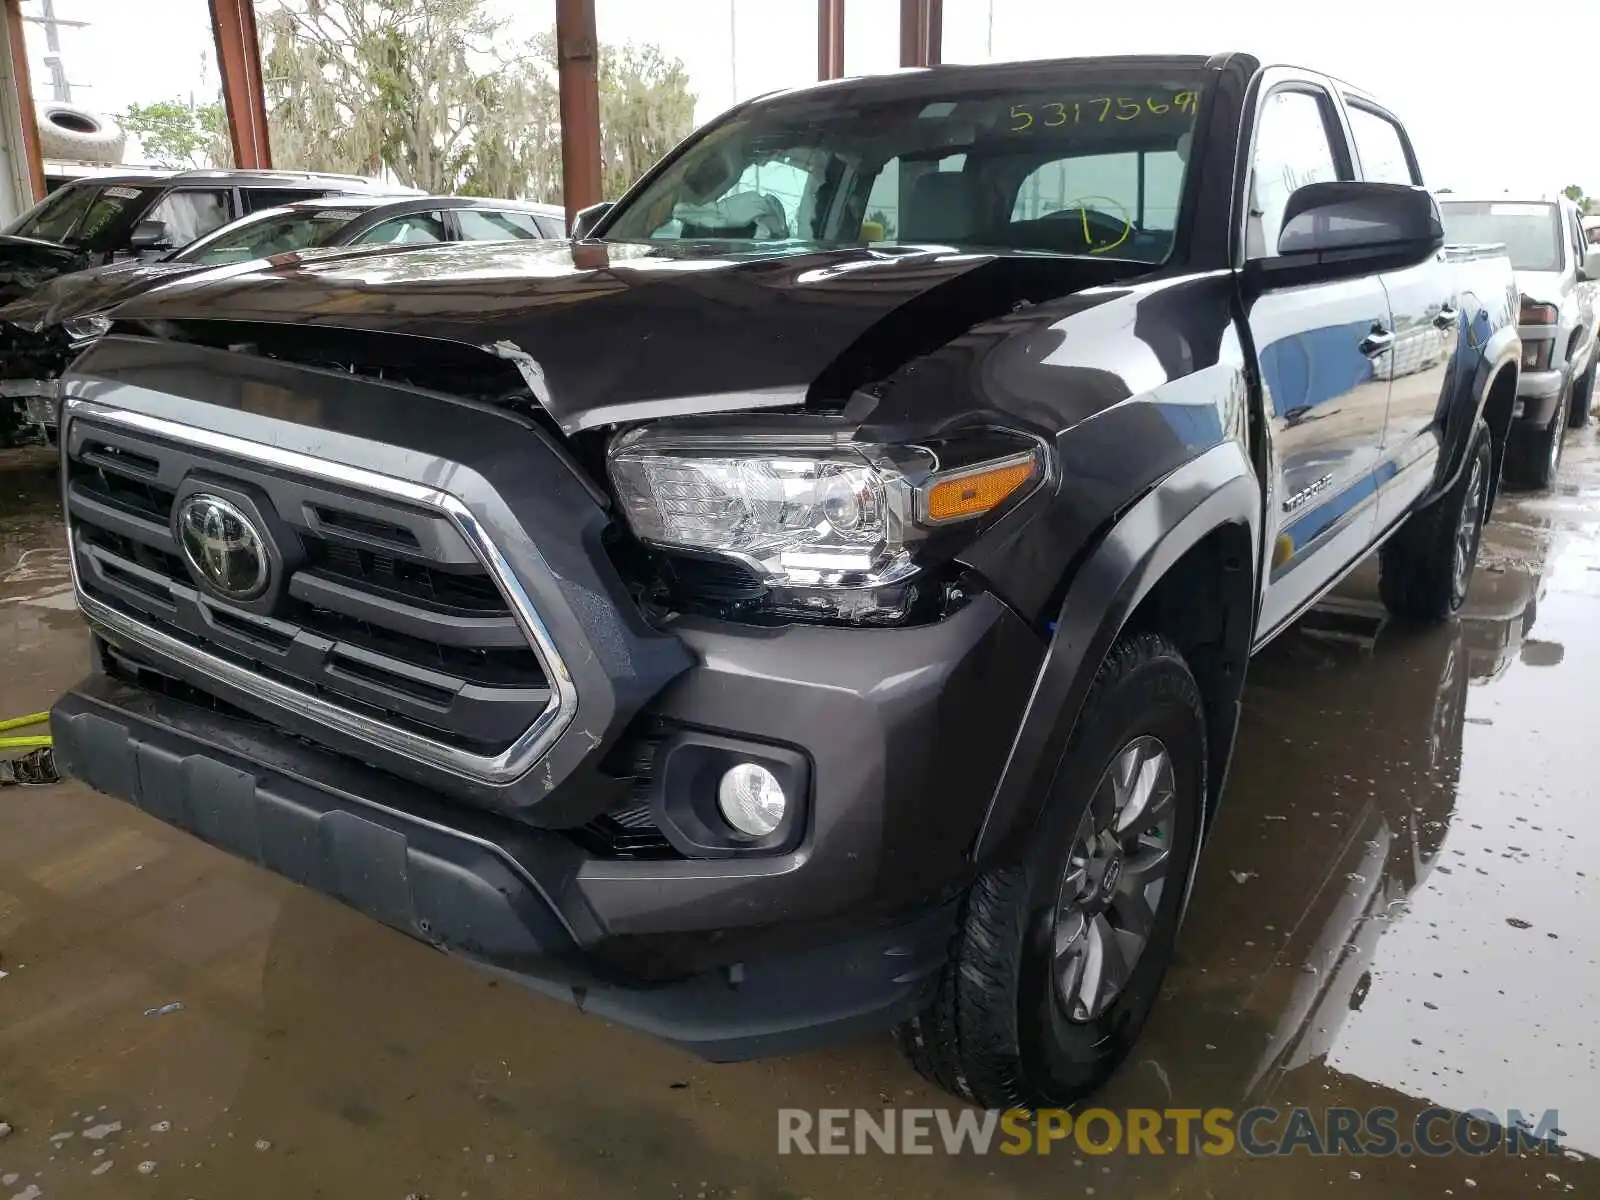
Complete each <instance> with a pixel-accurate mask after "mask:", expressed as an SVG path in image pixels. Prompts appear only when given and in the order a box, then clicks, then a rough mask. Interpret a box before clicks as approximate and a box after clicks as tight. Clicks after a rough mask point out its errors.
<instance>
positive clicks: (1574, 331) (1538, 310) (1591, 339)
mask: <svg viewBox="0 0 1600 1200" xmlns="http://www.w3.org/2000/svg"><path fill="white" fill-rule="evenodd" d="M1439 210H1440V212H1442V213H1443V214H1444V222H1445V233H1446V236H1448V237H1449V238H1450V239H1451V240H1461V241H1467V242H1503V243H1505V245H1506V247H1507V248H1508V250H1509V252H1510V255H1511V265H1512V266H1514V267H1516V269H1517V287H1518V289H1519V291H1520V293H1521V298H1522V302H1521V315H1520V317H1519V324H1520V325H1521V327H1522V328H1521V334H1522V378H1521V382H1520V384H1519V385H1518V388H1517V407H1516V421H1515V424H1514V425H1513V426H1512V431H1511V440H1510V443H1509V445H1508V448H1507V451H1506V478H1507V479H1508V480H1509V481H1511V482H1514V483H1517V484H1521V485H1524V486H1527V487H1534V488H1548V487H1551V486H1553V485H1554V484H1555V481H1556V468H1557V467H1558V466H1559V465H1560V463H1561V446H1562V435H1563V434H1564V433H1565V432H1566V430H1567V426H1568V424H1569V423H1570V424H1572V425H1575V426H1582V425H1587V424H1588V423H1589V414H1590V411H1591V409H1592V408H1593V405H1594V378H1595V370H1596V365H1597V357H1596V355H1595V333H1596V328H1597V326H1600V309H1597V308H1596V305H1595V287H1596V283H1595V281H1596V280H1597V279H1600V246H1591V245H1590V244H1589V240H1588V238H1587V236H1586V235H1585V234H1584V231H1583V222H1582V219H1581V214H1580V213H1579V211H1578V207H1577V205H1575V204H1573V202H1572V201H1571V200H1569V199H1567V198H1566V197H1565V196H1559V197H1557V198H1556V199H1554V200H1518V199H1514V198H1511V197H1502V198H1498V199H1490V200H1473V199H1466V198H1457V197H1456V196H1453V195H1452V196H1450V197H1449V198H1448V199H1443V200H1441V201H1440V203H1439Z"/></svg>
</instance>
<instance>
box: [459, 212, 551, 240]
mask: <svg viewBox="0 0 1600 1200" xmlns="http://www.w3.org/2000/svg"><path fill="white" fill-rule="evenodd" d="M456 223H457V224H458V225H460V226H461V237H462V240H463V241H468V242H509V241H513V240H518V239H523V238H537V237H540V236H542V235H541V234H540V232H539V226H538V224H537V223H536V222H535V221H534V219H533V216H532V214H530V213H521V212H490V211H488V210H487V209H482V208H458V209H456Z"/></svg>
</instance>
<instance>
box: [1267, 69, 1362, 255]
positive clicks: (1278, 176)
mask: <svg viewBox="0 0 1600 1200" xmlns="http://www.w3.org/2000/svg"><path fill="white" fill-rule="evenodd" d="M1327 111H1328V110H1327V98H1326V97H1325V96H1321V95H1320V94H1318V93H1314V92H1305V91H1297V90H1289V89H1284V90H1280V91H1276V92H1273V93H1272V94H1271V95H1270V96H1268V97H1267V98H1266V100H1265V102H1264V103H1263V104H1262V105H1261V116H1260V118H1259V120H1258V121H1257V122H1256V146H1255V155H1254V158H1253V159H1252V160H1251V165H1250V193H1251V195H1250V211H1249V216H1248V218H1247V224H1246V227H1245V254H1246V256H1247V257H1249V258H1268V257H1272V256H1275V255H1276V254H1277V253H1278V233H1279V231H1280V230H1281V229H1282V228H1283V213H1284V209H1285V208H1286V207H1287V205H1288V203H1289V196H1290V195H1291V194H1292V193H1293V192H1294V191H1295V190H1296V189H1297V188H1302V187H1305V186H1306V184H1308V183H1327V182H1329V181H1330V180H1335V179H1348V178H1349V177H1350V173H1349V171H1348V170H1344V169H1342V168H1341V167H1340V164H1339V157H1340V156H1336V155H1335V154H1334V149H1333V142H1332V141H1331V140H1330V139H1329V137H1328V121H1327Z"/></svg>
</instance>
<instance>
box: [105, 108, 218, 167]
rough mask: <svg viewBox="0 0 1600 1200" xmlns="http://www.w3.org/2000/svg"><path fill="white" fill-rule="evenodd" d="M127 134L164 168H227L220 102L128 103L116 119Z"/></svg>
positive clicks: (146, 154) (151, 158)
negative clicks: (205, 166) (133, 137)
mask: <svg viewBox="0 0 1600 1200" xmlns="http://www.w3.org/2000/svg"><path fill="white" fill-rule="evenodd" d="M117 123H118V124H119V125H121V126H122V128H123V130H124V131H125V132H127V133H131V134H133V135H134V136H135V137H137V138H138V139H139V145H140V146H141V147H143V149H144V153H145V156H146V157H147V158H149V159H150V160H151V161H153V162H157V163H160V164H161V165H162V166H164V167H198V166H204V165H207V164H211V165H215V166H222V167H225V166H228V165H230V164H231V162H232V154H231V152H230V149H229V146H228V135H227V130H228V121H227V116H226V114H225V113H224V111H223V108H222V103H221V101H213V102H212V103H210V104H199V105H196V104H186V103H184V102H183V101H182V100H157V101H156V102H155V103H154V104H130V105H128V107H127V109H126V110H124V111H123V112H122V113H121V114H119V115H118V117H117Z"/></svg>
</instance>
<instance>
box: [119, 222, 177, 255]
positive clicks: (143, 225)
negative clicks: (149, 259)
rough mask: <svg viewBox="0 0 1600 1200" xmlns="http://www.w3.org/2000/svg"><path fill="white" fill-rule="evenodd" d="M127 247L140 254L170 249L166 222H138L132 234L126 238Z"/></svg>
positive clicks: (170, 243) (170, 242)
mask: <svg viewBox="0 0 1600 1200" xmlns="http://www.w3.org/2000/svg"><path fill="white" fill-rule="evenodd" d="M128 246H129V248H130V249H132V250H135V251H137V252H138V253H140V254H149V253H151V252H152V251H155V250H170V249H172V240H171V239H170V238H169V237H168V236H167V225H166V222H165V221H140V222H139V223H138V224H137V225H135V226H134V227H133V233H132V234H130V235H129V237H128Z"/></svg>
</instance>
